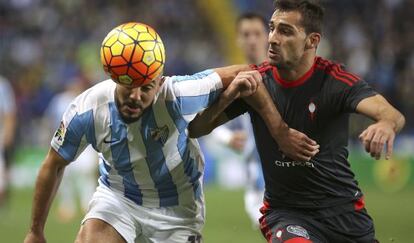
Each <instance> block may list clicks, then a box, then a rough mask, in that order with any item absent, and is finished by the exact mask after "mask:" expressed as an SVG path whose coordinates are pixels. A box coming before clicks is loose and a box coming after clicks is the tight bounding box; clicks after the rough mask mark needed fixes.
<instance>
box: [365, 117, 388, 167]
mask: <svg viewBox="0 0 414 243" xmlns="http://www.w3.org/2000/svg"><path fill="white" fill-rule="evenodd" d="M359 139H360V140H361V142H362V143H363V145H364V147H365V151H367V152H368V153H370V154H371V157H373V158H375V159H377V160H378V159H380V158H381V154H382V150H383V149H384V146H385V145H387V152H386V154H385V159H389V158H391V155H392V151H393V146H394V139H395V131H394V128H393V126H392V124H391V123H389V122H386V121H380V122H377V123H375V124H373V125H371V126H369V127H368V128H367V129H365V130H364V131H363V132H362V133H361V135H359Z"/></svg>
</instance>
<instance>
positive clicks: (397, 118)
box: [356, 95, 405, 159]
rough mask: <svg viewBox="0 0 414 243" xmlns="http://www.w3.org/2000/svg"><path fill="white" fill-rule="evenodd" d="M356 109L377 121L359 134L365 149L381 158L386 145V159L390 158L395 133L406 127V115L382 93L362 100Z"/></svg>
mask: <svg viewBox="0 0 414 243" xmlns="http://www.w3.org/2000/svg"><path fill="white" fill-rule="evenodd" d="M356 111H357V112H358V113H361V114H364V115H366V116H368V117H370V118H372V119H374V120H375V121H376V123H374V124H373V125H371V126H369V127H368V128H367V129H365V130H364V131H363V132H362V133H361V134H360V135H359V138H360V139H361V141H362V143H363V145H364V147H365V150H366V151H367V152H368V153H370V154H371V156H372V157H373V158H375V159H380V158H381V153H382V150H383V149H384V146H385V145H386V148H387V151H386V154H385V159H389V158H390V157H391V155H392V151H393V146H394V139H395V135H396V133H398V132H399V131H400V130H401V129H402V128H403V127H404V124H405V118H404V116H403V115H402V114H401V113H400V112H399V111H398V110H397V109H395V108H394V107H393V106H392V105H391V104H390V103H388V101H387V100H386V99H385V98H384V97H383V96H381V95H375V96H372V97H369V98H365V99H363V100H361V101H360V102H359V103H358V105H357V107H356Z"/></svg>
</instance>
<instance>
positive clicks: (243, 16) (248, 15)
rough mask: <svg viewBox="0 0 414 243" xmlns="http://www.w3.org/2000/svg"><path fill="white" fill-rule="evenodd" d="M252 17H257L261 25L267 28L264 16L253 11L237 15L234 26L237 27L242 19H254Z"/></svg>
mask: <svg viewBox="0 0 414 243" xmlns="http://www.w3.org/2000/svg"><path fill="white" fill-rule="evenodd" d="M254 19H257V20H259V21H260V22H262V24H263V26H264V27H265V28H266V29H267V26H268V25H267V20H266V19H265V17H263V16H262V15H260V14H258V13H255V12H246V13H243V14H241V15H239V17H238V18H237V20H236V26H237V28H239V25H240V23H241V22H242V21H243V20H254Z"/></svg>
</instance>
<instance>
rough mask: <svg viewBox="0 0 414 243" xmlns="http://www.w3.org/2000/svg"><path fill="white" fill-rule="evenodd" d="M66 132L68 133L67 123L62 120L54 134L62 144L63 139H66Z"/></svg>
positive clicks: (56, 139)
mask: <svg viewBox="0 0 414 243" xmlns="http://www.w3.org/2000/svg"><path fill="white" fill-rule="evenodd" d="M65 133H66V128H65V124H64V123H63V121H61V122H60V125H59V128H58V129H57V130H56V132H55V135H54V138H55V141H56V142H57V143H58V144H59V145H60V146H62V144H63V141H64V140H65Z"/></svg>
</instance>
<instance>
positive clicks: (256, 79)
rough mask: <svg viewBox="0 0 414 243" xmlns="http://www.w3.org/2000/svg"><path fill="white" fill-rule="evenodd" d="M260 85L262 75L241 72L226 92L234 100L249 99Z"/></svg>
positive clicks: (252, 72)
mask: <svg viewBox="0 0 414 243" xmlns="http://www.w3.org/2000/svg"><path fill="white" fill-rule="evenodd" d="M260 83H262V75H260V73H259V72H258V71H246V72H240V73H239V74H237V76H236V78H234V80H233V81H232V82H231V83H230V85H229V87H227V89H226V91H225V92H226V94H227V95H228V97H230V98H232V99H237V98H242V97H247V96H250V95H252V94H254V93H255V92H256V90H257V87H258V86H259V85H260Z"/></svg>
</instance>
